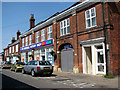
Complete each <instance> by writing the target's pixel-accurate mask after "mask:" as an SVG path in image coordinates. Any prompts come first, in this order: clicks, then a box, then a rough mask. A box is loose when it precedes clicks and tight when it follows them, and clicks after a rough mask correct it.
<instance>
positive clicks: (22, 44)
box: [22, 38, 24, 47]
mask: <svg viewBox="0 0 120 90" xmlns="http://www.w3.org/2000/svg"><path fill="white" fill-rule="evenodd" d="M22 47H24V38H23V39H22Z"/></svg>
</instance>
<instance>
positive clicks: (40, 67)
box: [22, 60, 53, 76]
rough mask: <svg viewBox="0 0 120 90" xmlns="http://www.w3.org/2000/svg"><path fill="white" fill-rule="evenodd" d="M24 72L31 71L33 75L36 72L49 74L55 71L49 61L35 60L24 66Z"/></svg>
mask: <svg viewBox="0 0 120 90" xmlns="http://www.w3.org/2000/svg"><path fill="white" fill-rule="evenodd" d="M22 73H23V74H24V73H31V75H32V76H35V75H36V74H40V75H42V74H48V75H51V74H52V73H53V67H52V65H51V64H50V62H49V61H38V60H33V61H30V62H28V63H27V64H26V65H24V66H23V68H22Z"/></svg>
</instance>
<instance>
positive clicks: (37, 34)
mask: <svg viewBox="0 0 120 90" xmlns="http://www.w3.org/2000/svg"><path fill="white" fill-rule="evenodd" d="M38 42H39V31H38V32H36V43H38Z"/></svg>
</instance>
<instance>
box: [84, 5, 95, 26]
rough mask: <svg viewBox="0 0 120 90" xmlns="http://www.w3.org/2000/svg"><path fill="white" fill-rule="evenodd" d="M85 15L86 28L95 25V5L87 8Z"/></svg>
mask: <svg viewBox="0 0 120 90" xmlns="http://www.w3.org/2000/svg"><path fill="white" fill-rule="evenodd" d="M85 16H86V28H91V27H94V26H96V13H95V7H94V8H91V9H89V10H87V11H86V12H85Z"/></svg>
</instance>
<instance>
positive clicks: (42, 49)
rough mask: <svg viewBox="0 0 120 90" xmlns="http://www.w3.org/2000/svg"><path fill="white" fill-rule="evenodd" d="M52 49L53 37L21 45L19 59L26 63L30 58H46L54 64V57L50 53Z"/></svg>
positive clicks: (42, 59) (41, 59)
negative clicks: (24, 45)
mask: <svg viewBox="0 0 120 90" xmlns="http://www.w3.org/2000/svg"><path fill="white" fill-rule="evenodd" d="M52 50H54V47H53V39H51V40H46V41H43V42H40V43H35V44H32V45H29V46H26V47H22V48H20V51H21V61H22V62H25V63H27V62H29V61H31V60H40V61H44V60H45V61H47V60H48V61H50V63H51V64H52V65H54V57H53V56H52V55H51V54H50V52H51V51H52Z"/></svg>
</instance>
